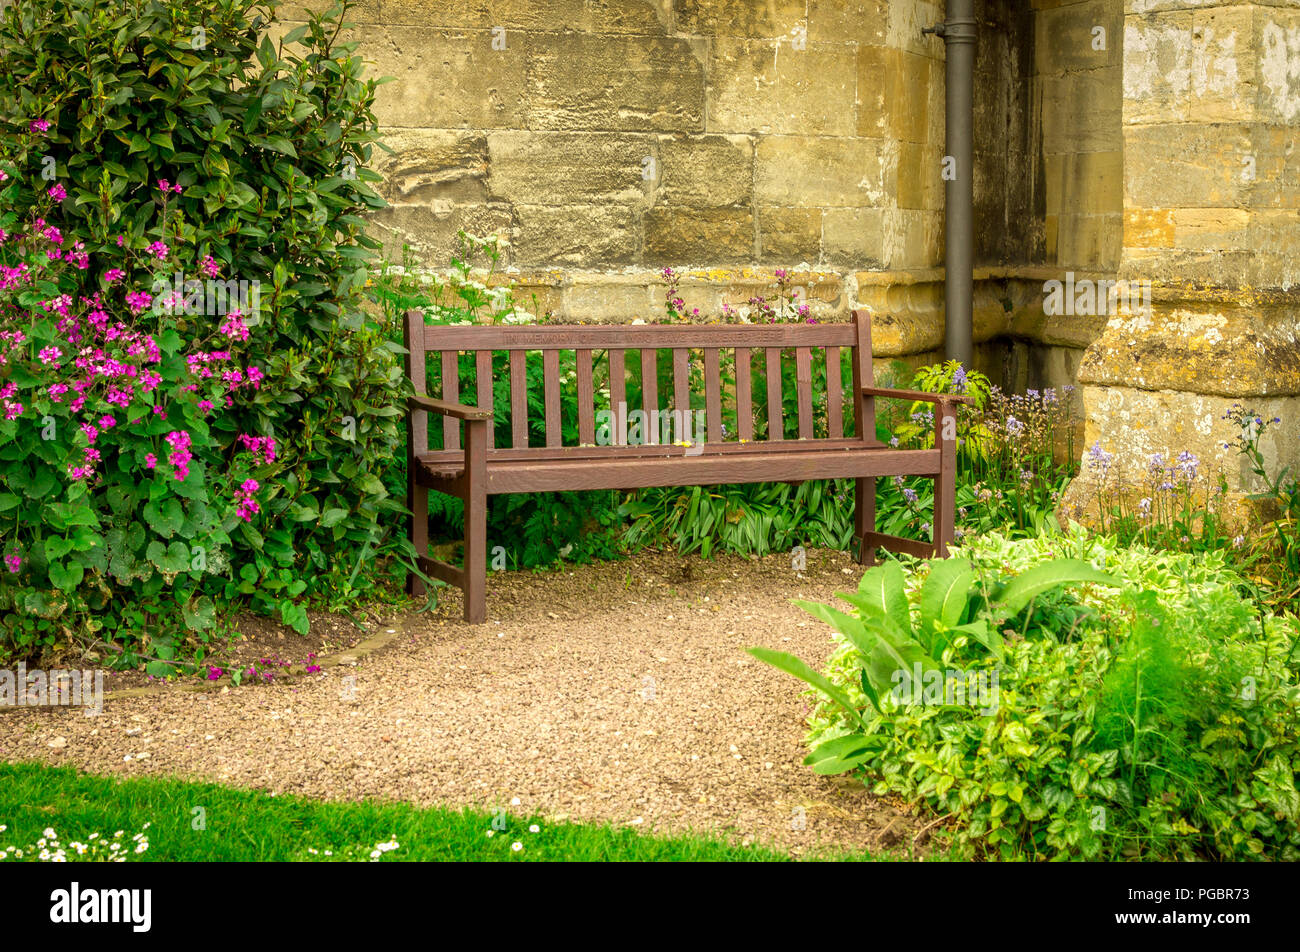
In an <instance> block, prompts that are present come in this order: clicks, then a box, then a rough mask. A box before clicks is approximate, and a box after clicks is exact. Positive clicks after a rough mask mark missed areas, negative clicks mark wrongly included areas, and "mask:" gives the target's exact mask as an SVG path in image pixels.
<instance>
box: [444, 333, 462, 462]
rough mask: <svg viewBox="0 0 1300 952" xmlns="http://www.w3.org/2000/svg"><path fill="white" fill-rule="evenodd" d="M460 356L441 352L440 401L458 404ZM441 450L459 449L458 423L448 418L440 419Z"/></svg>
mask: <svg viewBox="0 0 1300 952" xmlns="http://www.w3.org/2000/svg"><path fill="white" fill-rule="evenodd" d="M459 358H460V354H459V353H458V352H457V351H454V350H444V351H443V352H442V399H444V400H446V401H448V402H450V403H460V360H459ZM442 448H443V449H446V450H458V449H460V421H458V420H455V419H452V418H451V417H449V416H445V417H443V418H442Z"/></svg>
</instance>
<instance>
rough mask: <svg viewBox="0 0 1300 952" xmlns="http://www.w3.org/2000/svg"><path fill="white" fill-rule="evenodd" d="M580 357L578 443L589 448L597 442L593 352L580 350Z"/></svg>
mask: <svg viewBox="0 0 1300 952" xmlns="http://www.w3.org/2000/svg"><path fill="white" fill-rule="evenodd" d="M577 357H578V442H579V443H585V444H587V445H588V446H591V445H594V444H595V442H596V393H595V390H594V388H593V387H592V385H591V351H589V350H580V351H578V354H577Z"/></svg>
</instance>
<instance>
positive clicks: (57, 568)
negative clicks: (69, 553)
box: [49, 562, 86, 592]
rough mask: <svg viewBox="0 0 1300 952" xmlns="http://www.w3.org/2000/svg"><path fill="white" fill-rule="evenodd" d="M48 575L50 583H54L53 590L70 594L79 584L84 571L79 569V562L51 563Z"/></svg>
mask: <svg viewBox="0 0 1300 952" xmlns="http://www.w3.org/2000/svg"><path fill="white" fill-rule="evenodd" d="M49 573H50V581H51V582H53V583H54V587H55V588H57V589H61V590H62V591H65V592H70V591H72V590H73V589H75V588H76V587H77V586H78V585H80V584H81V580H82V578H83V577H84V576H85V574H86V570H85V569H83V568H82V567H81V563H80V562H68V563H63V562H51V563H50V568H49Z"/></svg>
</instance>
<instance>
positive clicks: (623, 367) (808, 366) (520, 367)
mask: <svg viewBox="0 0 1300 952" xmlns="http://www.w3.org/2000/svg"><path fill="white" fill-rule="evenodd" d="M405 338H406V348H407V351H408V356H407V360H406V370H407V374H408V376H409V377H410V378H411V381H412V383H413V384H414V387H415V391H416V393H427V394H428V395H429V396H431V397H437V398H440V399H442V400H447V401H451V402H454V403H467V404H472V405H474V406H479V407H485V408H489V409H490V408H491V407H492V405H493V375H492V356H493V354H494V353H496V352H503V351H504V352H508V354H509V360H508V365H509V394H510V409H511V412H510V418H511V429H512V433H511V440H510V442H511V444H512V445H513V446H514V447H515V448H517V449H522V448H524V447H527V446H528V445H529V442H528V438H529V434H528V407H529V403H530V401H529V399H528V397H529V389H528V388H529V386H530V381H529V379H528V371H527V357H526V355H527V353H528V352H530V351H541V354H542V360H541V365H542V380H541V385H542V386H541V390H542V394H543V400H542V404H543V407H544V413H545V436H546V446H548V447H558V446H561V445H563V436H562V421H561V402H562V401H561V391H562V389H563V387H564V386H565V385H566V384H564V382H563V381H562V380H561V376H560V374H561V361H560V355H561V352H564V351H569V352H573V354H574V360H575V364H574V366H575V368H576V379H575V381H574V383H575V385H576V389H577V408H578V410H577V434H578V436H577V438H578V443H580V444H595V443H596V442H597V433H598V430H599V429H600V426H601V414H599V413H598V410H597V399H596V396H597V387H599V388H600V390H601V391H602V393H601V396H602V398H603V397H604V396H605V395H606V394H607V395H608V406H609V407H610V408H611V410H612V411H613V416H614V418H615V419H618V416H617V414H618V408H619V407H620V405H626V394H627V389H628V382H629V379H630V380H632V381H633V382H634V384H635V386H637V387H638V388H639V389H640V392H641V400H640V404H641V405H640V406H639V407H637V408H635V409H638V410H641V411H643V413H644V414H645V416H644V418H643V419H645V420H646V425H643V427H642V430H641V433H642V439H643V442H646V443H652V442H655V443H657V442H662V441H663V436H664V434H663V432H662V431H661V430H660V428H659V427H658V426H655V425H650V423H651V422H652V421H655V420H659V419H663V418H664V416H665V414H666V413H671V412H672V411H677V412H678V413H680V412H681V411H683V410H689V408H690V407H691V368H692V366H693V365H695V366H698V365H699V364H702V371H703V372H702V374H701V373H699V372H698V371H697V373H696V378H697V380H698V379H699V378H700V377H702V380H703V404H704V406H703V414H702V419H703V422H704V423H705V431H706V433H707V438H706V439H705V440H704V442H706V443H718V442H722V441H724V439H725V440H751V441H752V440H754V439H755V432H756V430H755V413H754V410H755V407H754V385H753V378H754V367H755V364H756V363H757V364H758V371H759V373H760V374H761V375H762V377H763V378H764V380H765V381H766V382H767V385H766V388H765V389H766V391H767V398H766V407H765V408H762V407H760V408H759V409H760V412H764V413H765V416H764V417H763V419H765V420H766V421H767V424H768V425H767V428H766V429H767V436H768V438H769V439H783V438H785V436H784V432H785V410H784V408H783V398H784V397H785V394H784V393H783V390H782V374H781V368H782V355H783V352H785V353H786V355H787V357H786V359H787V360H789V359H792V360H793V365H794V370H795V373H794V378H793V379H794V382H795V390H796V394H795V400H794V404H795V408H796V409H795V414H796V416H797V421H798V437H799V438H800V439H813V438H814V437H815V433H817V432H818V431H821V432H822V433H824V434H825V436H826V437H828V438H831V439H841V438H844V437H845V435H846V431H849V430H851V431H852V432H853V433H855V434H857V437H858V438H861V439H866V440H867V441H870V442H874V441H875V412H874V402H873V401H872V399H871V398H870V397H864V396H863V395H862V394H861V392H860V390H861V387H863V386H872V385H873V384H874V380H873V377H872V368H871V319H870V316H869V315H868V314H867V313H866V312H865V311H854V312H853V319H852V321H851V322H849V323H846V324H605V325H591V324H581V325H578V324H537V325H500V324H492V325H426V324H425V323H424V318H423V315H422V314H421V312H420V311H418V310H413V311H408V312H407V314H406V326H405ZM845 349H847V350H848V352H849V354H850V355H851V357H850V366H851V368H852V371H851V373H852V382H851V389H850V390H849V391H848V400H847V403H846V401H845V388H844V383H845V381H844V379H843V372H842V356H843V352H844V350H845ZM629 351H633V352H635V354H636V355H635V356H634V357H632V358H631V359H629V355H628V352H629ZM663 351H671V361H672V365H671V366H672V373H671V383H670V386H671V391H672V392H671V393H664V394H660V392H659V389H660V386H659V384H660V379H659V378H660V373H659V370H660V367H661V366H662V365H661V363H660V354H661V353H662V352H663ZM727 351H734V354H735V363H734V394H724V393H723V374H722V369H721V368H722V366H723V363H724V356H725V355H726V352H727ZM760 352H761V354H762V359H761V360H759V359H758V355H759V353H760ZM461 353H469V354H472V355H473V357H474V374H473V376H474V378H475V379H474V380H473V381H472V383H470V382H469V381H462V380H461V379H460V378H461V373H460V354H461ZM823 353H824V357H822V356H821V354H823ZM433 354H437V355H438V361H437V363H435V365H434V366H435V367H436V368H438V376H439V377H440V378H441V393H432V392H429V391H428V390H427V389H426V385H427V376H428V375H427V368H428V360H429V357H430V356H431V355H433ZM815 360H816V362H817V363H816V365H817V366H818V367H819V368H824V372H822V373H819V374H818V375H817V376H818V377H819V379H820V380H822V381H824V385H823V386H822V388H821V389H822V390H823V392H821V393H814V384H813V377H814V374H813V368H814V361H815ZM565 363H566V365H567V358H566V361H565ZM532 383H534V384H535V381H534V382H532ZM462 387H464V389H463V390H462ZM666 389H667V388H666ZM534 393H535V391H534ZM471 394H472V395H473V399H470V395H471ZM724 400H726V401H727V402H728V403H729V405H730V407H731V410H732V412H734V416H735V421H736V426H735V432H731V431H730V430H728V432H726V434H725V436H724V433H723V416H724ZM533 402H534V403H536V401H535V400H534V401H533ZM601 402H602V403H604V400H603V399H602V400H601ZM696 402H697V403H698V402H700V401H699V400H698V399H697V401H696ZM846 407H847V408H848V409H849V411H850V412H848V413H846V412H845V410H846ZM652 411H653V412H652ZM629 412H632V411H629ZM699 412H700V411H699V409H698V408H696V409H695V410H694V411H692V412H691V417H692V420H694V418H695V414H698V413H699ZM815 413H816V414H817V416H819V417H820V416H823V415H824V421H825V422H824V425H817V424H815V421H814V414H815ZM427 416H428V414H426V413H423V412H419V413H415V414H412V423H411V426H412V437H413V443H414V446H415V448H416V452H422V451H423V450H424V449H425V448H427V446H428V434H427V426H428V421H427ZM727 416H731V413H728V414H727ZM625 418H626V417H624V419H625ZM675 419H676V420H680V419H681V418H680V417H677V418H675ZM605 420H607V421H608V420H609V417H608V416H606V417H605ZM864 420H865V422H866V426H865V427H864V426H862V425H860V423H861V421H864ZM620 422H621V421H620ZM792 423H793V420H792ZM442 426H443V446H444V448H447V449H452V448H457V447H458V446H459V445H460V444H459V426H460V425H459V423H458V422H457V421H456V420H453V419H450V418H444V420H443V422H442ZM674 432H677V431H674ZM602 435H603V434H602ZM612 437H613V438H612V439H609V442H611V443H619V442H624V441H625V440H626V431H625V430H624V429H623V428H622V426H615V427H613V428H612ZM673 439H674V440H675V439H676V436H675V435H674V436H673ZM699 439H700V437H699V436H697V437H695V440H696V441H697V442H698V441H699ZM497 442H498V441H497V440H496V438H495V434H494V433H492V432H491V431H490V432H489V436H488V441H487V445H488V446H489V447H493V446H496V445H497Z"/></svg>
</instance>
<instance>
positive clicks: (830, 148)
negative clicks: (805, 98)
mask: <svg viewBox="0 0 1300 952" xmlns="http://www.w3.org/2000/svg"><path fill="white" fill-rule="evenodd" d="M897 171H898V148H897V145H894V144H891V143H889V142H888V141H884V142H882V141H880V140H877V139H830V138H816V137H810V136H769V137H767V138H764V139H760V140H759V143H758V150H757V171H756V175H755V178H756V195H757V198H758V201H759V202H760V203H761V204H764V205H805V206H812V205H821V206H831V207H843V206H850V207H872V206H876V205H883V204H885V202H886V201H888V199H889V198H890V197H892V196H893V194H894V189H895V183H896V180H897Z"/></svg>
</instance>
